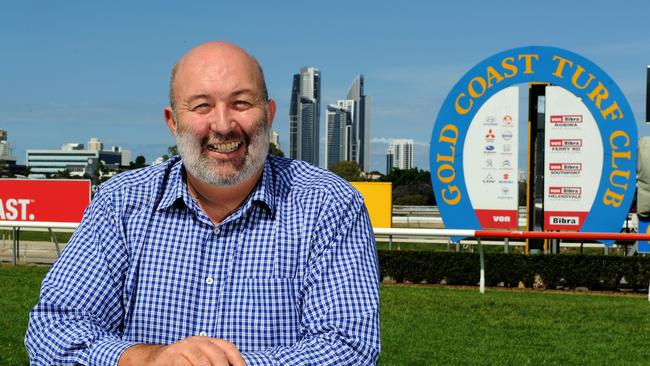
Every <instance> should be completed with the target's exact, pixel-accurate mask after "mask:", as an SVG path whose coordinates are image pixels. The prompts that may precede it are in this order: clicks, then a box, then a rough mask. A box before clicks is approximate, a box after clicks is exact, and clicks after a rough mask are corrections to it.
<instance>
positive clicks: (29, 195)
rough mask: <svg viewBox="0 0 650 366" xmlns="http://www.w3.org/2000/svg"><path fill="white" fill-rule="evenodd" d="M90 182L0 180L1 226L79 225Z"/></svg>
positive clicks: (88, 199) (88, 194)
mask: <svg viewBox="0 0 650 366" xmlns="http://www.w3.org/2000/svg"><path fill="white" fill-rule="evenodd" d="M89 203H90V181H89V180H59V179H57V180H51V179H0V222H7V221H9V222H11V221H33V222H71V223H79V222H81V217H82V216H83V212H84V210H85V209H86V207H87V206H88V204H89Z"/></svg>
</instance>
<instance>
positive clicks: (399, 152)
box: [386, 139, 413, 169]
mask: <svg viewBox="0 0 650 366" xmlns="http://www.w3.org/2000/svg"><path fill="white" fill-rule="evenodd" d="M386 155H387V156H386V161H389V160H390V159H392V161H393V168H397V169H411V168H413V140H411V139H395V140H393V141H392V142H391V143H390V146H389V147H388V152H387V153H386ZM391 155H392V158H391V157H389V156H391Z"/></svg>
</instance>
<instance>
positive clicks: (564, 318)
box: [380, 286, 650, 366]
mask: <svg viewBox="0 0 650 366" xmlns="http://www.w3.org/2000/svg"><path fill="white" fill-rule="evenodd" d="M381 306H382V308H381V332H382V337H381V338H382V354H381V357H380V364H381V365H608V366H611V365H642V364H647V363H648V355H649V354H650V351H648V347H647V345H648V344H650V303H649V302H648V301H647V299H645V298H642V297H625V296H596V295H579V294H550V293H542V292H519V291H503V290H501V291H496V290H493V291H489V290H488V291H487V292H486V293H485V294H484V295H481V294H480V293H479V292H478V291H477V290H475V289H471V290H459V289H446V288H433V287H407V286H382V293H381Z"/></svg>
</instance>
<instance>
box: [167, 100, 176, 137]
mask: <svg viewBox="0 0 650 366" xmlns="http://www.w3.org/2000/svg"><path fill="white" fill-rule="evenodd" d="M164 117H165V122H167V127H168V128H169V131H171V133H172V135H174V136H176V127H177V125H176V120H175V119H174V111H172V107H169V106H168V107H165V112H164Z"/></svg>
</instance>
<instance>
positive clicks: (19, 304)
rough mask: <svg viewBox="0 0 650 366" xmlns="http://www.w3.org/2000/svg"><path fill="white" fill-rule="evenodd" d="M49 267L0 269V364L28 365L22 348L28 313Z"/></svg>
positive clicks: (25, 352)
mask: <svg viewBox="0 0 650 366" xmlns="http://www.w3.org/2000/svg"><path fill="white" fill-rule="evenodd" d="M48 269H49V267H37V266H18V267H9V266H0V327H1V328H2V330H0V365H27V364H29V360H28V358H27V351H25V346H24V345H23V339H24V337H25V330H26V329H27V320H28V316H29V310H31V308H32V307H33V306H34V305H35V304H36V302H37V301H38V294H39V291H40V288H41V281H42V280H43V277H45V273H47V270H48Z"/></svg>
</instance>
